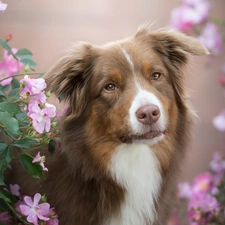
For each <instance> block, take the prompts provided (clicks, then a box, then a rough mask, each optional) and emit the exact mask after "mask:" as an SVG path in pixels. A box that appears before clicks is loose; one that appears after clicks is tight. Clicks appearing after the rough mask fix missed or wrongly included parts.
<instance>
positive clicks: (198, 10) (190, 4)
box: [170, 0, 210, 31]
mask: <svg viewBox="0 0 225 225" xmlns="http://www.w3.org/2000/svg"><path fill="white" fill-rule="evenodd" d="M209 10H210V5H209V3H208V2H206V1H192V0H189V1H188V0H186V1H185V4H183V5H181V6H180V7H178V8H175V9H173V11H172V13H171V21H170V26H171V27H172V28H175V29H178V30H180V31H188V30H189V29H191V28H192V27H193V26H194V25H196V24H199V23H201V22H203V21H204V20H206V18H207V17H208V14H209Z"/></svg>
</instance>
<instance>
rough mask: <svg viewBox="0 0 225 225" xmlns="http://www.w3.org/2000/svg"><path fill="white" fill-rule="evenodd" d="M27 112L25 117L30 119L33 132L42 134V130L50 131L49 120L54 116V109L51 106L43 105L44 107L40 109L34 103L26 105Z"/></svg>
mask: <svg viewBox="0 0 225 225" xmlns="http://www.w3.org/2000/svg"><path fill="white" fill-rule="evenodd" d="M28 110H29V112H28V113H27V115H28V116H29V117H30V118H31V119H32V123H33V126H34V128H35V130H36V131H37V132H38V133H40V134H42V133H43V132H44V130H45V131H46V132H49V131H50V126H51V119H50V118H54V117H55V116H56V107H55V106H54V105H52V104H49V103H45V104H44V106H42V107H40V105H38V103H37V102H36V101H35V102H34V103H30V104H29V105H28Z"/></svg>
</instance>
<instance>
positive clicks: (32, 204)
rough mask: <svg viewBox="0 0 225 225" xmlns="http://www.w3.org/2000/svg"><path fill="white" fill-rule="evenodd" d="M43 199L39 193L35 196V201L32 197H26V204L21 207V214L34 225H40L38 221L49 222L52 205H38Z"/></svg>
mask: <svg viewBox="0 0 225 225" xmlns="http://www.w3.org/2000/svg"><path fill="white" fill-rule="evenodd" d="M40 199H41V195H40V194H39V193H37V194H35V195H34V199H33V200H32V198H31V197H29V196H25V197H24V202H25V203H26V204H24V205H20V210H21V213H22V214H23V215H24V216H27V221H28V222H30V223H33V224H34V225H38V219H40V220H43V221H48V220H49V218H48V215H49V214H50V205H49V204H48V203H46V202H45V203H41V204H38V203H39V201H40Z"/></svg>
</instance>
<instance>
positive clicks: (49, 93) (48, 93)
mask: <svg viewBox="0 0 225 225" xmlns="http://www.w3.org/2000/svg"><path fill="white" fill-rule="evenodd" d="M45 95H46V97H47V99H48V98H50V96H51V92H50V91H48V92H47V93H46V94H45Z"/></svg>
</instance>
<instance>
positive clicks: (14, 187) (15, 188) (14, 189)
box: [9, 184, 20, 197]
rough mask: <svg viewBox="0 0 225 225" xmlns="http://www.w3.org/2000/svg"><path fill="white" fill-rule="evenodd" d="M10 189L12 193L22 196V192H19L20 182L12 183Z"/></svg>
mask: <svg viewBox="0 0 225 225" xmlns="http://www.w3.org/2000/svg"><path fill="white" fill-rule="evenodd" d="M9 189H10V191H11V193H12V194H14V195H16V196H18V197H20V192H19V190H20V186H19V185H18V184H10V185H9Z"/></svg>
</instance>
